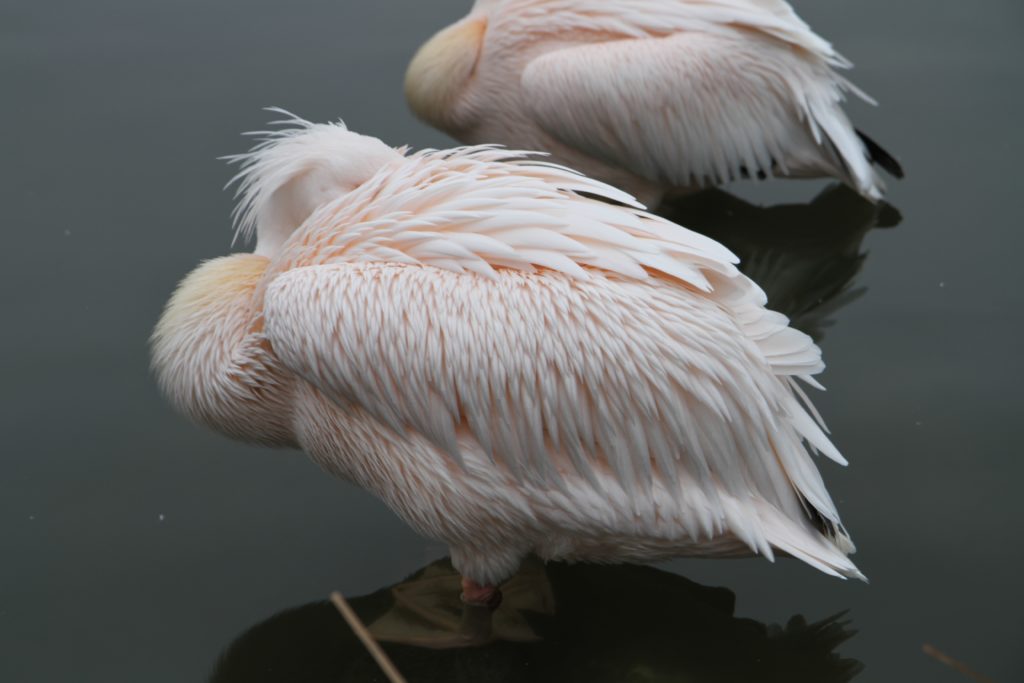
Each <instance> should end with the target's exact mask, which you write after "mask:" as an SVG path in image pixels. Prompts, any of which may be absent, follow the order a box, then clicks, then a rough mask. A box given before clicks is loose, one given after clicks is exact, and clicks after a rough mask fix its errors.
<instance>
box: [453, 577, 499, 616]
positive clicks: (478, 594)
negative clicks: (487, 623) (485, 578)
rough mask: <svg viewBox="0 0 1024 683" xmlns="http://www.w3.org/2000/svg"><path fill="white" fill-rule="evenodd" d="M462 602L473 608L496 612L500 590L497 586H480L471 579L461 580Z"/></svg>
mask: <svg viewBox="0 0 1024 683" xmlns="http://www.w3.org/2000/svg"><path fill="white" fill-rule="evenodd" d="M461 597H462V602H464V603H466V604H467V605H471V606H473V607H486V608H488V609H490V610H496V609H498V607H500V606H501V589H500V588H498V587H497V586H490V585H487V586H482V585H480V584H479V583H477V582H476V581H473V580H472V579H467V578H465V577H463V578H462V596H461Z"/></svg>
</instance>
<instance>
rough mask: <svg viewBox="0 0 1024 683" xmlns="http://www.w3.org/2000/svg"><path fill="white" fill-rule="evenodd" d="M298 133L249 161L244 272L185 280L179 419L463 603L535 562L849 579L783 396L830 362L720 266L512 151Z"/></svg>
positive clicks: (176, 396)
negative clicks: (433, 544) (407, 547)
mask: <svg viewBox="0 0 1024 683" xmlns="http://www.w3.org/2000/svg"><path fill="white" fill-rule="evenodd" d="M295 123H296V127H294V128H292V129H288V130H284V131H280V132H278V133H276V134H274V135H271V136H270V138H269V139H268V140H267V141H266V142H264V143H263V144H261V145H260V146H258V147H257V149H256V150H255V151H254V152H252V153H251V154H248V155H245V156H244V157H243V158H242V163H243V170H242V173H241V178H242V183H243V184H242V194H243V199H242V203H241V205H240V206H241V208H242V216H243V221H244V223H245V224H246V225H250V226H251V227H252V228H254V229H255V231H256V235H257V243H256V249H255V253H251V254H248V253H247V254H235V255H232V256H228V257H224V258H220V259H215V260H213V261H208V262H206V263H204V264H203V265H201V266H199V267H198V268H197V269H196V270H195V271H193V273H192V274H190V275H189V276H188V277H187V278H186V279H185V280H184V281H183V283H182V284H181V286H180V287H179V289H178V291H177V292H176V293H175V295H174V297H173V298H172V299H171V301H170V303H169V304H168V307H167V310H166V311H165V313H164V315H163V317H162V318H161V320H160V323H159V325H158V326H157V329H156V332H155V333H154V341H153V358H154V360H153V365H154V368H155V370H156V374H157V378H158V380H159V382H160V383H161V385H162V387H163V389H164V390H165V392H166V394H167V395H168V396H169V398H170V399H171V400H172V401H173V402H174V403H175V404H176V405H177V406H178V407H179V408H180V409H181V410H182V411H183V412H185V413H186V414H188V415H190V416H192V417H194V418H195V419H197V420H199V421H202V422H204V423H206V424H208V425H210V426H212V427H214V428H216V429H219V430H221V431H223V432H224V433H226V434H228V435H230V436H233V437H236V438H241V439H247V440H251V441H256V442H261V443H266V444H272V445H291V446H294V445H298V446H301V447H302V448H304V449H305V450H306V451H308V452H309V453H310V454H311V456H312V457H313V458H314V459H315V460H316V461H317V462H318V463H320V464H321V465H322V466H324V467H325V468H326V469H328V470H330V471H331V472H334V473H335V474H338V475H339V476H342V477H344V478H346V479H348V480H350V481H353V482H354V483H356V484H358V485H360V486H362V487H364V488H366V489H368V490H369V491H371V492H373V493H374V494H376V495H377V496H379V497H380V498H382V499H383V500H384V501H386V502H387V503H388V505H390V506H391V508H392V509H393V510H395V511H396V512H397V513H398V514H400V515H401V516H402V517H403V518H404V519H405V520H406V521H407V522H408V523H410V524H411V525H412V526H413V527H414V528H416V529H417V530H418V531H420V532H421V533H423V534H424V535H427V536H430V537H433V538H437V539H440V540H443V541H444V542H446V543H447V544H448V545H449V547H450V548H451V553H452V558H453V561H454V562H455V565H456V567H458V568H459V570H460V571H462V572H463V573H464V575H465V577H466V580H467V581H466V586H465V591H464V593H465V595H466V596H467V598H468V599H469V601H470V602H490V601H493V600H495V599H498V598H499V597H500V596H498V594H497V592H496V590H495V587H494V585H493V584H494V583H495V582H497V581H500V580H502V579H504V578H505V577H507V576H509V575H510V574H512V573H513V572H515V570H516V568H517V567H518V565H519V563H520V561H521V560H522V559H523V558H524V557H526V556H527V555H528V554H530V553H536V554H538V555H540V556H542V557H544V558H545V559H573V560H594V561H602V562H616V561H652V560H658V559H664V558H668V557H676V556H682V555H691V556H694V555H695V556H704V557H735V556H742V555H749V554H751V553H758V554H762V555H764V556H765V557H768V558H773V557H774V554H775V552H776V551H778V552H780V553H784V554H787V555H791V556H794V557H797V558H799V559H801V560H803V561H804V562H807V563H808V564H810V565H812V566H814V567H816V568H817V569H819V570H821V571H823V572H826V573H828V574H830V575H833V576H841V577H861V574H860V572H859V571H858V570H857V568H856V567H855V566H854V564H853V562H851V561H850V560H849V558H848V557H847V555H848V554H849V553H851V552H852V551H853V544H852V542H851V541H850V538H849V536H848V535H847V533H846V531H845V529H844V528H843V527H842V525H841V523H840V520H839V513H838V511H837V510H836V508H835V505H834V504H833V502H832V500H831V497H830V496H829V494H828V491H827V490H826V488H825V484H824V482H823V481H822V479H821V476H820V475H819V473H818V470H817V468H816V465H815V462H814V460H813V459H812V456H811V454H810V453H809V452H808V447H807V445H806V444H810V446H811V447H813V448H814V449H817V450H819V451H821V452H822V453H823V454H825V455H827V456H829V457H830V458H832V459H833V460H836V461H838V462H844V461H843V458H842V456H841V455H840V454H839V453H838V451H837V450H836V448H835V446H833V445H832V443H831V442H830V441H829V440H828V437H827V436H825V434H824V432H823V431H822V429H821V428H820V427H819V425H818V424H817V422H816V421H815V419H814V418H813V417H812V414H813V412H814V411H813V409H811V408H810V406H809V401H808V400H807V397H806V396H805V395H804V393H803V392H802V390H801V389H800V388H799V386H798V385H797V383H796V380H797V379H798V378H802V379H806V380H809V381H813V380H810V376H811V375H813V374H815V373H817V372H819V371H820V370H821V369H822V363H821V354H820V351H819V349H818V348H817V347H816V346H815V345H814V343H813V342H812V341H811V340H810V339H809V338H808V337H807V336H806V335H804V334H802V333H800V332H797V331H796V330H793V329H791V328H789V327H788V324H787V320H786V319H785V317H784V316H781V315H779V314H777V313H774V312H771V311H767V310H766V309H765V308H764V301H763V294H762V292H761V291H760V290H759V289H758V288H757V287H756V285H754V284H753V283H752V282H751V281H750V280H749V279H748V278H746V277H745V276H743V275H742V274H740V273H739V271H738V270H736V268H735V266H734V265H733V260H734V257H733V255H732V254H730V253H729V252H728V251H726V250H725V249H724V248H723V247H722V246H721V245H720V244H718V243H717V242H714V241H713V240H710V239H708V238H706V237H703V236H701V235H699V234H697V233H694V232H692V231H689V230H686V229H684V228H680V227H679V226H676V225H673V224H671V223H669V222H667V221H665V220H663V219H660V218H657V217H656V216H653V215H650V214H647V213H645V212H643V211H641V210H640V209H639V208H637V207H636V206H635V205H634V206H626V205H624V204H623V203H632V200H631V198H629V197H628V196H627V195H625V194H623V193H621V192H619V191H617V190H615V189H614V188H612V187H609V186H606V185H603V184H601V183H598V182H596V181H592V180H590V179H588V178H585V177H583V176H580V175H577V174H575V173H573V172H570V171H568V170H566V169H564V168H561V167H556V166H552V165H550V164H546V163H537V162H533V161H529V160H526V159H522V158H520V159H518V160H515V161H502V159H507V158H508V156H509V155H510V154H513V153H510V152H506V151H503V150H496V149H493V148H489V147H478V148H468V149H460V150H451V151H446V152H436V151H430V152H425V153H419V154H415V155H412V156H404V155H403V154H402V153H400V152H399V151H396V150H394V149H391V148H389V147H387V146H386V145H384V143H382V142H381V141H380V140H377V139H374V138H368V137H365V136H361V135H357V134H355V133H352V132H349V131H347V130H346V129H345V128H344V126H341V125H314V124H310V123H307V122H304V121H297V122H295ZM513 156H514V154H513ZM582 192H586V193H589V194H591V195H597V196H599V197H605V198H609V199H612V200H618V201H620V202H623V203H620V204H609V203H604V202H601V201H597V200H595V199H592V198H590V197H587V196H583V195H582V194H580V193H582Z"/></svg>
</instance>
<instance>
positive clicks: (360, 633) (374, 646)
mask: <svg viewBox="0 0 1024 683" xmlns="http://www.w3.org/2000/svg"><path fill="white" fill-rule="evenodd" d="M331 602H333V603H334V606H335V607H336V608H337V609H338V611H339V612H341V616H343V617H344V618H345V621H346V622H348V626H349V628H351V629H352V632H353V633H355V634H356V637H357V638H359V640H361V641H362V643H363V645H364V646H365V647H366V650H367V651H368V652H369V653H370V655H371V656H372V657H373V658H374V660H375V661H376V662H377V666H379V667H380V669H381V671H383V672H384V675H385V676H387V677H388V680H389V681H391V683H406V680H405V678H404V677H403V676H402V674H401V673H399V671H398V669H397V668H396V667H395V665H394V663H393V662H392V661H391V658H390V657H388V654H387V653H386V652H384V650H383V649H381V646H380V644H378V643H377V640H376V639H375V638H374V637H373V635H372V634H371V633H370V631H369V629H367V628H366V626H364V625H363V622H362V620H360V619H359V617H358V615H356V613H355V612H354V611H353V610H352V608H351V607H350V606H349V604H348V602H347V601H346V600H345V598H344V597H342V595H341V593H338V592H334V593H331Z"/></svg>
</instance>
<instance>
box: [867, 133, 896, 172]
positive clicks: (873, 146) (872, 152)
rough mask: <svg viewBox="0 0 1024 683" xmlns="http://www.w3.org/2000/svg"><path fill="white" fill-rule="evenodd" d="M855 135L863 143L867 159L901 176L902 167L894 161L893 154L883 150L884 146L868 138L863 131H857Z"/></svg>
mask: <svg viewBox="0 0 1024 683" xmlns="http://www.w3.org/2000/svg"><path fill="white" fill-rule="evenodd" d="M857 137H859V138H860V141H861V142H863V143H864V146H865V147H866V148H867V150H868V159H870V160H871V161H872V162H873V163H876V164H878V165H879V166H881V167H882V168H884V169H885V170H886V171H888V172H889V173H890V174H892V175H893V176H894V177H896V178H902V177H903V167H902V166H900V162H898V161H896V158H895V157H893V155H891V154H889V153H888V152H886V151H885V148H884V147H882V146H881V145H880V144H878V143H877V142H875V141H874V140H872V139H871V138H869V137H868V136H867V135H866V134H865V133H864V132H863V131H860V130H858V131H857Z"/></svg>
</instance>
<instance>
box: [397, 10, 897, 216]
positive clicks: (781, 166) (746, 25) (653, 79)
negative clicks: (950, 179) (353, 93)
mask: <svg viewBox="0 0 1024 683" xmlns="http://www.w3.org/2000/svg"><path fill="white" fill-rule="evenodd" d="M849 66H850V63H849V62H848V61H847V60H845V59H844V58H843V57H842V56H841V55H839V54H838V53H837V52H836V51H835V50H834V49H833V48H832V46H831V45H830V44H829V43H828V42H827V41H825V40H824V39H823V38H821V37H820V36H818V35H817V34H815V33H814V32H813V31H812V30H811V29H810V27H808V25H807V24H806V23H804V22H803V21H802V20H801V19H800V18H799V17H798V16H797V15H796V13H795V12H794V11H793V9H792V8H791V7H790V6H789V4H788V3H786V2H784V1H783V0H477V1H476V3H475V4H474V5H473V8H472V10H471V12H470V13H469V15H468V16H467V17H465V18H464V19H462V20H461V21H459V22H458V23H456V24H454V25H453V26H450V27H449V28H447V29H445V30H443V31H441V32H440V33H438V34H437V35H436V36H435V37H434V38H433V39H431V40H430V41H429V42H427V43H426V44H425V45H424V46H423V47H422V48H421V49H420V50H419V52H418V53H417V54H416V56H415V58H414V59H413V61H412V63H411V64H410V66H409V70H408V72H407V75H406V86H405V87H406V96H407V99H408V101H409V104H410V106H411V107H412V109H413V111H414V112H415V113H416V114H417V115H418V116H419V117H420V118H422V119H423V120H424V121H426V122H428V123H430V124H431V125H433V126H435V127H437V128H440V129H441V130H443V131H445V132H447V133H449V134H450V135H452V136H453V137H455V138H456V139H458V140H460V141H462V142H465V143H469V144H481V143H501V144H505V145H508V146H511V147H515V148H519V149H538V150H543V151H546V152H549V153H550V154H551V155H552V157H553V159H554V160H555V161H557V162H558V163H561V164H564V165H566V166H569V167H572V168H575V169H577V170H579V171H581V172H583V173H585V174H587V175H589V176H592V177H594V178H598V179H600V180H603V181H605V182H608V183H611V184H613V185H615V186H617V187H620V188H622V189H624V190H626V191H628V192H630V193H632V194H633V195H635V196H637V197H639V198H640V199H641V200H642V201H643V202H645V203H646V204H647V205H648V206H657V204H658V203H659V202H660V200H661V199H662V197H663V196H665V195H666V193H674V192H680V191H689V190H692V189H695V188H700V187H703V186H707V185H714V184H720V183H726V182H728V181H730V180H734V179H737V178H741V177H765V176H770V175H780V176H790V177H817V176H832V177H836V178H839V179H840V180H842V181H843V182H845V183H847V184H849V185H850V186H851V187H853V188H854V189H855V190H857V191H858V192H859V193H860V194H862V195H863V196H865V197H867V198H869V199H871V200H877V199H879V198H880V197H881V196H882V193H883V191H884V184H883V182H882V180H881V178H880V177H879V174H878V173H877V171H876V169H875V168H874V166H873V163H872V162H877V163H879V164H880V165H882V166H884V167H885V168H886V169H888V170H890V171H891V172H892V173H894V174H895V175H897V176H902V169H901V168H900V167H899V164H898V162H896V161H895V159H893V158H892V157H891V156H890V155H889V154H888V153H886V152H885V150H883V149H882V148H881V147H880V146H879V145H877V144H876V143H875V142H873V141H872V140H871V139H870V138H868V137H866V136H865V135H863V134H861V133H859V132H858V131H856V130H855V129H854V127H853V126H852V125H851V123H850V121H849V119H848V118H847V116H846V114H845V113H844V112H843V110H842V108H841V103H842V101H843V100H844V98H845V94H846V92H848V91H852V92H853V93H855V94H857V95H858V96H860V97H863V98H864V99H867V100H869V98H868V97H867V96H866V95H864V94H863V93H862V92H861V91H860V90H858V89H856V88H855V87H854V86H853V85H852V84H851V83H850V82H849V81H848V80H847V79H846V78H844V77H843V76H842V75H840V74H839V73H838V70H839V69H844V68H848V67H849ZM869 101H870V100H869Z"/></svg>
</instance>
